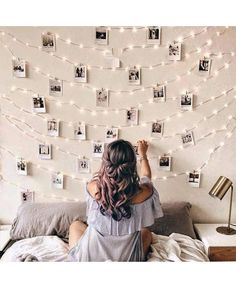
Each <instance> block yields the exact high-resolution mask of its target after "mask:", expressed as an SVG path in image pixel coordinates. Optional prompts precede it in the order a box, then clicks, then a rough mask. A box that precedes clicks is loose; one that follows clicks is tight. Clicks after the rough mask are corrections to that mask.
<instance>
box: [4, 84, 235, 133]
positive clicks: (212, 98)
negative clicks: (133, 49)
mask: <svg viewBox="0 0 236 288" xmlns="http://www.w3.org/2000/svg"><path fill="white" fill-rule="evenodd" d="M16 90H19V91H22V92H23V93H26V92H30V93H34V94H33V95H38V94H37V93H35V91H33V90H31V89H24V88H16V87H14V89H11V92H14V91H16ZM234 91H236V87H231V88H229V89H228V90H223V91H222V92H221V93H220V94H219V95H217V96H211V97H210V98H208V99H206V100H204V101H201V102H199V103H198V104H197V105H195V106H194V109H195V110H196V109H197V108H199V107H201V106H203V105H204V104H206V103H209V102H214V101H216V100H217V99H220V98H222V97H224V96H226V95H228V94H229V93H231V92H234ZM234 97H235V96H234ZM0 98H3V99H5V100H7V101H9V102H10V103H11V104H13V105H14V106H15V107H16V108H17V109H19V110H21V111H23V112H25V113H28V114H35V113H33V112H30V111H28V110H26V109H24V108H22V107H20V106H19V105H17V104H16V103H15V102H14V101H13V100H12V99H10V98H9V97H7V96H6V94H0ZM45 98H46V99H47V100H49V101H50V99H51V98H48V97H45ZM175 100H177V98H175ZM51 101H56V100H54V99H53V98H52V100H51ZM57 102H58V100H57V101H56V103H57ZM145 102H146V101H145ZM148 102H149V101H148ZM149 103H150V102H149ZM156 104H158V103H156ZM61 105H70V106H72V107H74V108H76V109H77V110H78V111H79V112H80V113H81V114H83V113H84V112H85V111H86V112H90V113H91V114H92V116H96V115H97V114H99V113H103V114H104V112H105V111H106V114H107V113H108V112H115V113H120V112H122V111H127V108H120V109H118V108H115V109H114V108H113V109H112V108H110V109H100V110H91V109H87V108H84V107H80V106H78V105H77V104H76V103H73V104H71V102H62V101H60V106H61ZM142 105H143V104H142ZM131 107H134V108H136V109H139V108H140V103H139V104H138V106H136V107H135V106H132V105H131ZM187 112H188V113H191V112H192V111H188V110H184V111H178V112H175V113H173V114H171V115H168V116H166V117H165V118H162V119H159V121H161V122H163V123H164V122H169V121H170V120H171V119H172V118H175V117H179V116H182V115H183V114H184V113H187ZM35 115H37V116H38V117H40V118H42V119H45V118H46V117H45V116H43V115H42V114H37V113H36V114H35ZM155 121H156V119H153V120H152V121H146V122H144V121H140V124H138V125H135V126H140V125H143V124H144V125H145V124H146V125H147V124H150V123H153V122H155ZM63 122H65V123H68V122H66V121H63ZM87 124H88V125H89V126H93V125H94V124H89V123H87ZM96 125H97V126H98V127H106V126H107V125H102V124H96ZM119 126H120V127H130V126H129V125H127V124H125V125H119Z"/></svg>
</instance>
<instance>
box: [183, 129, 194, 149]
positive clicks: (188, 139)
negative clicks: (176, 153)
mask: <svg viewBox="0 0 236 288" xmlns="http://www.w3.org/2000/svg"><path fill="white" fill-rule="evenodd" d="M181 140H182V144H183V147H187V146H189V145H194V139H193V132H187V133H185V134H181Z"/></svg>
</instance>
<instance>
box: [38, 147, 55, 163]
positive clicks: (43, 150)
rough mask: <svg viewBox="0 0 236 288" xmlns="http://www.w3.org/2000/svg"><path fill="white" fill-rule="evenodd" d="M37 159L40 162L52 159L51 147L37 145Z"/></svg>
mask: <svg viewBox="0 0 236 288" xmlns="http://www.w3.org/2000/svg"><path fill="white" fill-rule="evenodd" d="M39 158H40V159H41V160H50V159H52V153H51V145H50V144H39Z"/></svg>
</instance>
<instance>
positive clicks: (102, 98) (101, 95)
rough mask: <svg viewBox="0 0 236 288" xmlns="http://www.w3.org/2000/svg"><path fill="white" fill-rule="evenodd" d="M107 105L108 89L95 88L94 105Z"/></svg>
mask: <svg viewBox="0 0 236 288" xmlns="http://www.w3.org/2000/svg"><path fill="white" fill-rule="evenodd" d="M108 105H109V90H107V89H104V88H102V89H98V90H96V107H108Z"/></svg>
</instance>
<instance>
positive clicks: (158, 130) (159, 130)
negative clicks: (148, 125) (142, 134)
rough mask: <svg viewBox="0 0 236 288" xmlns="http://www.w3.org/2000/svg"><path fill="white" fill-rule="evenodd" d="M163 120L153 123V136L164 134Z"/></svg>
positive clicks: (157, 136)
mask: <svg viewBox="0 0 236 288" xmlns="http://www.w3.org/2000/svg"><path fill="white" fill-rule="evenodd" d="M163 127H164V124H163V122H160V121H156V122H153V123H152V131H151V137H153V138H159V137H161V136H162V134H163Z"/></svg>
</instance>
